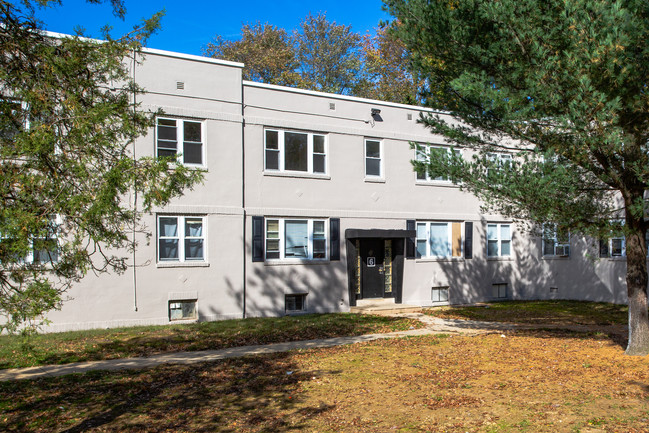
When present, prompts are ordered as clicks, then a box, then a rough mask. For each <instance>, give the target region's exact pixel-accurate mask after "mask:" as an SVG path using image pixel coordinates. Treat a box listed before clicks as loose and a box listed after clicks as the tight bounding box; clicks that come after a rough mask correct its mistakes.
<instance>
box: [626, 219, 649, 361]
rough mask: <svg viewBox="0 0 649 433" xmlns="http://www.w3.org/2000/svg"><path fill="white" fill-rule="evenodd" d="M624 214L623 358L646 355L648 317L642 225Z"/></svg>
mask: <svg viewBox="0 0 649 433" xmlns="http://www.w3.org/2000/svg"><path fill="white" fill-rule="evenodd" d="M632 220H633V218H632V217H631V218H630V217H629V215H628V214H627V221H626V222H627V227H628V228H629V229H630V233H629V234H628V235H627V239H626V286H627V293H628V296H629V344H628V345H627V348H626V354H627V355H639V356H644V355H647V354H649V315H648V314H647V307H648V304H647V247H646V242H645V230H644V228H643V222H642V221H632Z"/></svg>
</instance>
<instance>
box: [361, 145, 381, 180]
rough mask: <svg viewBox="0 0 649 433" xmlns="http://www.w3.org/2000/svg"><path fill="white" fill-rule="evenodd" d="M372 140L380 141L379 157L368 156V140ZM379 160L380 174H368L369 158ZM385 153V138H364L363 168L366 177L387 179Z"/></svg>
mask: <svg viewBox="0 0 649 433" xmlns="http://www.w3.org/2000/svg"><path fill="white" fill-rule="evenodd" d="M368 141H371V142H374V143H379V157H378V158H376V157H373V156H367V142H368ZM368 159H371V160H378V161H379V172H380V173H379V174H378V175H376V174H368V173H367V160H368ZM384 159H385V158H384V153H383V140H379V139H378V138H366V139H364V140H363V166H364V167H363V169H364V171H365V178H366V179H385V168H384V166H383V165H384V164H383V160H384Z"/></svg>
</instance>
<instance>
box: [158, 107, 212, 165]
mask: <svg viewBox="0 0 649 433" xmlns="http://www.w3.org/2000/svg"><path fill="white" fill-rule="evenodd" d="M160 120H172V121H174V122H176V160H177V162H178V164H182V165H186V166H188V167H199V168H204V167H206V166H207V163H206V159H205V158H206V152H207V149H206V148H207V145H206V143H205V121H204V120H200V119H186V118H181V117H173V116H171V117H170V116H158V117H156V122H155V156H156V157H158V152H159V150H160V148H159V146H158V144H159V141H161V139H160V137H159V132H158V126H160V125H159V123H158V122H159V121H160ZM185 123H198V124H200V125H201V142H200V144H201V163H200V164H196V163H190V162H185V156H184V155H181V154H183V150H184V139H185ZM163 126H166V125H163ZM162 141H166V140H162ZM192 143H196V142H192Z"/></svg>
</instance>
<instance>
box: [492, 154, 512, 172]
mask: <svg viewBox="0 0 649 433" xmlns="http://www.w3.org/2000/svg"><path fill="white" fill-rule="evenodd" d="M489 159H490V160H491V161H492V162H493V163H494V164H495V166H496V168H495V169H488V170H487V176H490V175H493V174H495V173H496V172H497V171H498V170H500V169H501V168H502V167H506V166H508V165H509V164H511V162H512V155H511V154H510V153H490V154H489ZM493 170H496V171H493Z"/></svg>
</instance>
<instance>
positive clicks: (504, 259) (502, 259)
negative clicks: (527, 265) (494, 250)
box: [487, 256, 514, 262]
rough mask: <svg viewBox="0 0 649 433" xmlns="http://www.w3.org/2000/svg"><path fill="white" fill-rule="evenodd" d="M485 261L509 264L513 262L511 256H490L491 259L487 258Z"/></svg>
mask: <svg viewBox="0 0 649 433" xmlns="http://www.w3.org/2000/svg"><path fill="white" fill-rule="evenodd" d="M487 261H492V262H511V261H514V258H513V257H512V256H492V257H487Z"/></svg>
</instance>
